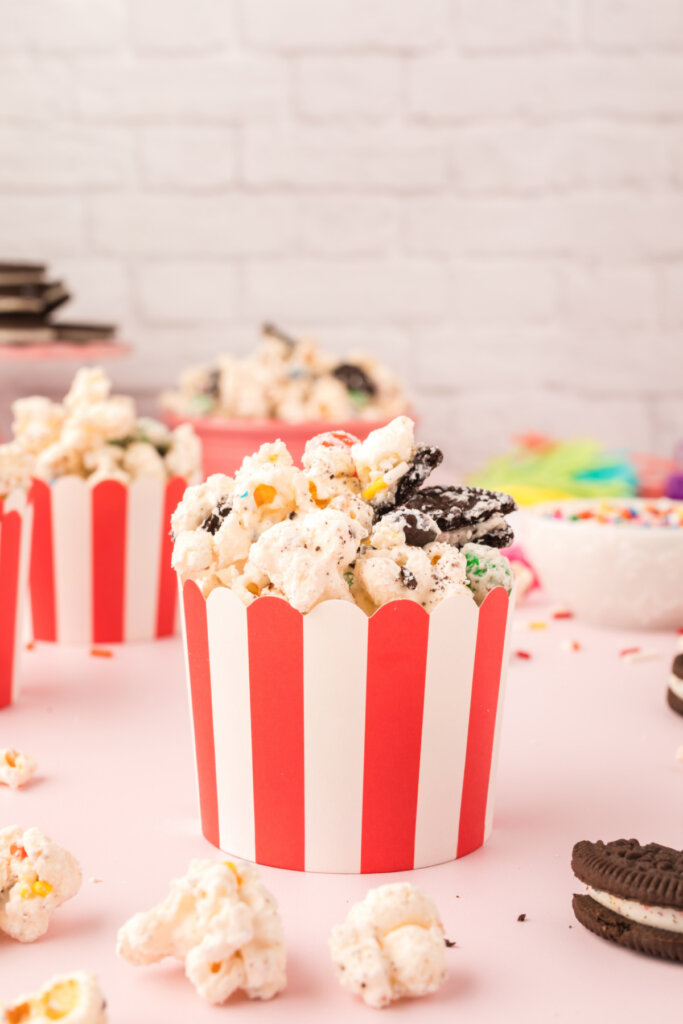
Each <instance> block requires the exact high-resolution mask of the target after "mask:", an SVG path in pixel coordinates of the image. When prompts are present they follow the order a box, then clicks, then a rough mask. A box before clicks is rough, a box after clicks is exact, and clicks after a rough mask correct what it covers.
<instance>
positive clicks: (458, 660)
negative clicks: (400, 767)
mask: <svg viewBox="0 0 683 1024" xmlns="http://www.w3.org/2000/svg"><path fill="white" fill-rule="evenodd" d="M477 619H478V610H477V606H476V605H475V603H474V601H473V600H472V598H471V597H470V595H469V594H463V595H461V596H456V597H453V598H450V599H449V600H448V601H444V602H443V604H440V605H438V606H437V607H436V608H435V609H434V611H433V612H432V613H431V615H430V620H429V646H428V650H427V676H426V680H425V696H424V711H423V716H422V745H421V750H420V779H419V784H418V796H417V822H416V828H415V862H414V866H415V867H416V868H419V867H425V866H427V865H430V864H437V863H439V862H441V861H446V860H452V859H453V858H454V857H455V855H456V853H457V849H458V830H459V827H460V804H461V799H462V785H463V778H464V774H465V754H466V752H467V730H468V725H469V715H470V701H471V698H472V672H473V669H474V652H475V646H476V641H477Z"/></svg>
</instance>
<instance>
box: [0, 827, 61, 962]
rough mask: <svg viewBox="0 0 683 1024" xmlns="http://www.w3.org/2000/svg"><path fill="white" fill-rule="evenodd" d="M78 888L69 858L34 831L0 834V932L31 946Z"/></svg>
mask: <svg viewBox="0 0 683 1024" xmlns="http://www.w3.org/2000/svg"><path fill="white" fill-rule="evenodd" d="M80 887H81V869H80V867H79V865H78V863H77V861H76V860H75V858H74V857H72V855H71V854H70V853H69V852H68V851H67V850H65V849H64V848H63V847H61V846H59V845H58V844H57V843H55V842H54V841H53V840H52V839H50V838H49V837H48V836H45V835H43V833H42V832H40V831H39V829H37V828H29V829H26V831H23V830H22V829H21V828H19V827H18V826H16V825H10V826H8V827H7V828H3V829H2V830H0V931H3V932H6V933H7V934H8V935H9V936H10V937H11V938H13V939H17V940H18V941H19V942H34V941H35V940H36V939H38V938H40V936H41V935H44V934H45V932H46V931H47V928H48V924H49V921H50V915H51V914H52V912H53V910H55V909H56V908H57V907H59V906H61V904H62V903H64V902H65V901H66V900H69V899H71V897H72V896H75V895H76V893H77V892H78V890H79V889H80Z"/></svg>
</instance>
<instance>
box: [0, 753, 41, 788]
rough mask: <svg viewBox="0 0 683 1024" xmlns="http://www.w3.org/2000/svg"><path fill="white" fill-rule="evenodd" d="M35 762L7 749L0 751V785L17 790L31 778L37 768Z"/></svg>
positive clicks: (26, 755)
mask: <svg viewBox="0 0 683 1024" xmlns="http://www.w3.org/2000/svg"><path fill="white" fill-rule="evenodd" d="M37 767H38V766H37V764H36V762H35V761H34V760H33V758H32V757H29V756H28V754H21V753H20V752H19V751H18V750H14V749H13V748H11V747H9V748H7V749H4V750H0V784H2V785H4V786H9V788H10V789H18V788H19V786H23V785H24V783H26V782H28V780H29V779H30V778H32V777H33V775H34V774H35V771H36V768H37Z"/></svg>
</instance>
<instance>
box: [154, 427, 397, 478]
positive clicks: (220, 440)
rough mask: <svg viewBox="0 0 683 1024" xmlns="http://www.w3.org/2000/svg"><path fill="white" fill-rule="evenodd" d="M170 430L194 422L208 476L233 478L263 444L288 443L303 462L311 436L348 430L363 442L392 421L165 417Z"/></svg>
mask: <svg viewBox="0 0 683 1024" xmlns="http://www.w3.org/2000/svg"><path fill="white" fill-rule="evenodd" d="M164 421H165V423H166V424H167V425H168V426H169V427H177V426H178V425H179V424H181V423H191V424H192V426H193V427H194V429H195V431H196V433H197V436H198V437H199V438H200V440H201V442H202V452H203V459H202V461H203V468H204V475H205V476H211V474H212V473H227V474H228V476H232V475H233V474H234V473H235V472H236V471H237V470H238V469H239V467H240V466H241V464H242V459H243V458H244V456H245V455H251V454H252V453H253V452H255V451H256V450H257V449H258V448H260V447H261V445H262V444H265V443H266V442H268V441H275V440H277V439H278V438H280V440H282V441H284V442H285V444H286V445H287V447H288V449H289V451H290V452H291V455H292V458H293V459H294V461H295V462H301V456H302V455H303V453H304V447H305V445H306V441H308V439H309V437H314V436H315V435H316V434H322V433H323V432H324V431H327V430H346V431H347V432H348V433H349V434H355V435H356V437H358V438H360V440H361V441H362V440H363V439H364V438H366V437H367V436H368V434H369V433H370V432H371V431H372V430H377V428H378V427H384V426H386V424H387V423H388V422H389V420H387V419H384V420H360V419H356V420H346V421H343V422H334V421H329V420H306V421H305V422H303V423H288V422H286V421H285V420H256V419H254V420H247V419H221V418H220V417H217V416H175V415H174V414H172V413H165V414H164Z"/></svg>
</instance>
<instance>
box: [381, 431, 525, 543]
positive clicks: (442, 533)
mask: <svg viewBox="0 0 683 1024" xmlns="http://www.w3.org/2000/svg"><path fill="white" fill-rule="evenodd" d="M442 460H443V453H442V452H441V450H440V449H439V448H436V447H434V446H431V445H424V444H419V445H418V446H417V448H416V449H415V454H414V456H413V461H412V463H411V465H410V468H409V469H408V472H407V473H406V474H405V475H404V476H403V477H401V479H400V481H399V483H398V486H397V488H396V490H395V492H394V493H393V495H392V494H391V492H389V496H387V497H386V498H385V497H384V496H383V495H384V492H382V491H380V493H379V496H378V498H379V500H378V501H377V502H376V505H375V507H376V509H377V514H378V516H379V517H382V516H385V515H387V514H388V513H391V514H392V517H393V518H396V516H399V517H400V518H401V521H402V525H403V527H404V529H405V530H406V538H407V537H408V536H409V535H410V536H415V537H418V536H419V538H420V539H419V540H413V541H411V540H407V543H408V544H411V543H414V544H420V545H423V544H428V543H429V542H430V541H433V540H438V541H442V542H444V543H447V544H452V545H453V546H454V547H457V548H461V547H463V546H464V545H465V544H472V543H474V544H486V545H488V546H489V547H491V548H506V547H509V546H510V544H512V542H513V540H514V533H513V531H512V527H511V526H510V524H509V523H508V522H507V520H506V518H505V516H507V515H509V514H510V513H511V512H514V511H515V509H516V508H517V504H516V502H515V500H514V498H512V497H511V496H510V495H509V494H504V493H503V492H502V491H487V490H485V489H484V488H483V487H467V486H466V485H464V484H463V485H461V486H455V485H451V486H449V487H443V486H439V485H436V486H433V487H423V486H422V485H423V484H424V482H425V480H426V479H427V477H428V476H429V474H430V473H431V472H432V470H433V469H435V468H436V467H437V466H438V465H440V463H441V462H442Z"/></svg>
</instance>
